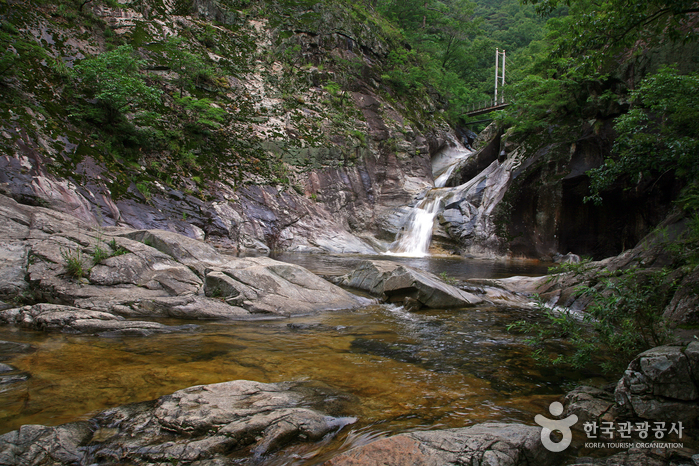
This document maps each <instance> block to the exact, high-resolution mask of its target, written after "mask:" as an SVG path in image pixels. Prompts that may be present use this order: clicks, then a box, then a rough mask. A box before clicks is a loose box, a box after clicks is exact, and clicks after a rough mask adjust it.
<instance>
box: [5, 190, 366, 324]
mask: <svg viewBox="0 0 699 466" xmlns="http://www.w3.org/2000/svg"><path fill="white" fill-rule="evenodd" d="M0 223H1V224H3V225H4V226H5V227H6V228H2V229H0V244H4V245H7V244H10V243H11V247H6V248H5V249H4V250H3V249H2V247H0V250H2V251H4V255H6V256H8V257H9V256H12V257H11V258H10V259H11V260H7V261H3V262H0V275H2V276H4V277H8V281H7V282H5V286H4V288H3V289H2V292H3V293H4V294H3V296H4V297H6V298H13V299H18V300H19V301H20V302H22V301H24V302H28V303H29V304H34V303H53V304H54V305H64V306H69V307H63V308H62V307H56V306H54V307H51V308H50V307H47V306H49V305H48V304H39V305H38V306H33V307H28V308H14V309H6V310H5V311H3V316H4V317H2V320H3V321H4V322H5V323H12V324H16V325H24V326H27V327H31V328H38V329H52V330H56V329H61V328H62V329H63V330H65V331H71V332H73V331H77V332H89V333H101V332H103V331H117V332H122V331H123V332H128V331H130V330H129V329H132V330H133V331H135V332H138V331H140V330H136V327H134V326H138V325H140V327H139V328H141V330H142V331H143V332H146V333H148V332H155V331H165V329H164V328H163V327H158V325H155V324H147V323H143V322H142V323H140V324H136V323H134V322H133V321H127V320H124V319H123V317H127V318H136V317H141V318H143V317H175V318H184V319H245V318H250V317H252V316H253V314H267V315H284V316H288V315H294V314H302V313H303V314H306V313H313V312H320V311H324V310H334V309H356V308H358V307H360V306H362V305H364V304H367V303H368V302H369V300H367V299H365V298H360V297H357V296H355V295H353V294H351V293H349V292H347V291H345V290H343V289H341V288H339V287H337V286H335V285H333V284H332V283H329V282H327V281H325V280H323V279H321V278H319V277H317V276H316V275H314V274H312V273H310V272H308V271H307V270H306V269H304V268H302V267H299V266H296V265H292V264H287V263H282V262H278V261H275V260H273V259H269V258H266V257H258V258H238V257H234V256H228V255H224V254H221V253H219V252H218V251H217V250H216V249H215V248H213V247H212V246H210V245H208V244H206V243H204V242H202V241H199V240H196V239H192V238H188V237H186V236H183V235H179V234H177V233H172V232H167V231H161V230H131V229H127V228H116V227H106V228H101V229H96V228H93V227H91V226H90V225H87V224H85V223H83V222H81V221H79V220H77V219H76V218H74V217H71V216H69V215H67V214H62V213H59V212H55V211H52V210H49V209H46V208H42V207H33V206H26V205H22V204H18V203H17V202H15V201H14V200H12V199H10V198H8V197H5V196H1V195H0ZM2 241H5V243H2ZM0 254H3V253H0ZM71 267H72V268H71ZM6 307H8V306H6ZM156 327H158V328H156ZM173 328H174V327H170V329H173Z"/></svg>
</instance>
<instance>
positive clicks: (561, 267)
mask: <svg viewBox="0 0 699 466" xmlns="http://www.w3.org/2000/svg"><path fill="white" fill-rule="evenodd" d="M590 262H592V258H590V257H585V258H581V259H580V262H563V263H561V264H557V265H554V266H552V267H549V269H548V273H549V274H559V273H571V272H572V273H573V274H574V275H581V274H583V273H585V272H587V271H588V270H589V269H590Z"/></svg>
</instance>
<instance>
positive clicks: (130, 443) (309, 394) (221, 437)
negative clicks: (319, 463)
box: [0, 380, 355, 466]
mask: <svg viewBox="0 0 699 466" xmlns="http://www.w3.org/2000/svg"><path fill="white" fill-rule="evenodd" d="M347 401H348V398H347V397H346V396H345V395H342V394H340V393H337V392H335V391H333V390H332V389H330V388H328V387H326V386H323V385H320V384H314V383H311V382H306V383H278V384H265V383H259V382H252V381H247V380H237V381H233V382H224V383H218V384H212V385H198V386H195V387H190V388H186V389H184V390H179V391H177V392H175V393H173V394H172V395H167V396H163V397H161V398H159V399H158V400H156V401H154V402H145V403H137V404H132V405H127V406H123V407H120V408H114V409H110V410H107V411H104V412H102V413H100V414H98V415H97V416H96V417H94V418H93V419H91V420H89V421H86V422H75V423H71V424H65V425H62V426H57V427H46V426H22V427H21V428H20V429H19V430H15V431H12V432H9V433H7V434H5V435H2V436H0V464H6V465H18V466H19V465H22V466H33V465H39V464H66V465H68V464H94V463H100V464H102V463H119V464H127V463H128V464H152V463H165V462H167V463H170V462H176V463H177V464H190V463H193V462H195V461H206V462H207V464H209V462H211V461H217V460H218V461H219V462H221V464H232V463H231V462H230V460H228V459H227V458H226V455H227V454H230V453H234V452H238V453H240V452H243V453H244V454H249V453H252V456H251V457H249V459H248V460H247V461H245V460H242V461H243V462H241V460H236V463H235V464H251V463H254V462H256V461H259V459H260V458H261V457H263V456H264V455H265V454H267V453H268V452H272V451H274V450H277V449H279V448H282V447H284V446H286V445H288V444H291V443H299V442H307V441H315V440H319V439H320V438H322V437H324V436H325V435H327V434H330V433H332V432H337V431H339V430H340V429H341V428H342V427H343V426H345V425H347V424H351V423H353V422H354V421H355V419H354V418H351V417H336V416H337V414H338V413H339V412H340V411H342V410H343V409H344V403H345V402H347Z"/></svg>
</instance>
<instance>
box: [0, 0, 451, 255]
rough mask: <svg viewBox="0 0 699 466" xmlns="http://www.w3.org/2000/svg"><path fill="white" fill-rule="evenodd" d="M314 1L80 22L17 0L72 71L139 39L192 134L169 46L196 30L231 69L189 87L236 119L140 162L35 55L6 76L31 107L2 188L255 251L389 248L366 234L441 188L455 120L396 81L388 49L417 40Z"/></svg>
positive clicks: (12, 128) (8, 153) (23, 19)
mask: <svg viewBox="0 0 699 466" xmlns="http://www.w3.org/2000/svg"><path fill="white" fill-rule="evenodd" d="M307 3H308V4H303V5H297V4H295V3H294V2H266V3H264V2H260V3H253V4H251V5H250V4H249V5H248V8H245V9H243V8H241V5H237V4H236V2H219V1H197V2H194V4H193V5H192V8H191V9H186V11H180V10H177V9H176V8H175V6H173V5H170V4H168V3H167V2H164V3H163V2H158V1H155V0H153V1H150V2H138V5H137V4H136V3H134V4H133V5H131V3H130V2H126V3H123V4H122V8H120V9H114V8H109V7H106V6H104V5H100V4H96V5H92V4H89V5H86V6H85V10H86V11H87V10H89V11H87V13H85V14H83V13H82V12H81V13H80V16H77V17H72V19H71V18H68V17H67V16H66V15H65V14H64V13H62V12H61V10H60V9H58V8H57V7H56V6H51V5H41V6H38V7H36V8H31V5H27V4H24V3H20V2H8V6H7V7H6V9H5V11H4V12H3V13H4V15H3V16H4V17H5V18H8V19H10V20H11V21H12V22H13V24H14V25H15V26H14V27H16V28H17V31H18V34H19V35H21V36H25V37H29V38H30V39H31V40H34V41H35V42H36V44H38V45H40V46H41V48H43V50H44V52H45V53H46V54H47V55H48V56H51V57H54V58H55V59H56V60H60V61H61V62H62V63H64V65H65V66H66V67H68V68H70V67H72V66H73V63H74V62H75V61H76V60H78V61H79V60H80V59H82V58H84V57H88V56H91V55H94V54H96V53H99V52H103V51H105V50H107V49H108V48H111V47H113V46H112V45H110V44H111V43H113V42H115V41H116V42H117V43H130V44H132V45H133V46H134V48H135V49H136V51H137V53H138V54H139V56H141V57H142V58H143V59H144V60H146V62H147V63H148V64H149V65H148V66H149V69H148V70H146V71H145V75H147V79H148V80H151V81H152V82H154V83H155V85H156V86H159V87H160V88H161V89H162V90H163V101H162V105H163V106H162V108H160V109H158V111H160V112H161V113H162V115H163V117H162V118H161V120H160V121H161V122H162V121H164V123H162V126H155V127H154V128H155V130H157V131H160V132H161V133H166V134H170V133H167V132H168V131H170V132H173V133H174V132H176V131H180V132H182V131H183V130H181V128H178V127H176V123H173V121H174V120H172V119H170V120H168V118H169V116H168V115H171V114H176V113H181V110H182V109H181V108H180V107H178V104H177V99H176V98H177V94H178V89H177V86H176V82H177V73H175V72H174V71H173V69H172V68H171V67H170V66H169V63H168V61H167V54H163V53H162V52H161V47H162V46H163V45H162V44H164V43H165V41H166V40H167V38H169V37H173V36H177V37H180V38H182V39H183V41H184V42H183V43H182V45H181V47H183V48H185V49H186V50H187V51H189V52H190V53H192V54H200V55H202V56H205V57H208V59H210V60H211V63H212V66H214V67H216V70H217V76H216V77H215V78H216V79H215V82H204V83H202V84H201V85H200V86H198V87H197V89H195V90H192V91H191V92H189V91H185V92H184V96H185V97H187V96H192V97H193V98H196V97H201V96H202V95H208V96H209V97H211V100H213V103H212V104H211V105H212V106H214V107H216V108H222V109H225V110H226V112H227V117H226V118H227V120H226V123H225V124H223V125H222V126H221V127H218V128H217V129H216V131H215V132H212V131H209V133H213V135H211V134H209V135H205V136H203V137H202V141H203V142H202V143H201V146H200V147H197V145H196V141H194V142H192V141H188V140H187V137H186V133H185V137H184V139H182V138H181V139H180V140H179V144H180V145H181V146H182V147H181V148H180V147H173V144H172V143H170V145H169V146H168V147H160V148H158V147H156V148H150V149H149V148H144V147H140V148H139V147H136V148H134V149H133V150H134V151H135V152H136V154H137V155H136V156H135V157H130V158H129V157H128V156H125V155H123V154H122V153H119V151H118V150H117V151H114V150H112V148H111V147H110V146H109V145H108V144H105V143H103V141H101V140H100V134H101V133H99V132H95V133H93V134H92V136H90V134H89V130H90V129H89V128H86V127H85V125H84V124H82V123H80V122H77V121H76V119H75V118H74V115H71V114H70V112H69V108H68V107H70V106H72V105H74V103H75V102H74V100H71V99H75V98H76V97H75V92H74V91H71V89H70V84H66V80H64V81H63V82H56V81H54V80H55V79H57V78H56V73H55V72H54V71H55V70H53V69H49V68H50V66H49V67H48V68H47V67H45V66H44V65H41V64H35V65H36V67H37V69H36V70H34V69H29V70H28V72H30V73H34V77H33V78H32V79H31V80H30V79H28V78H24V77H23V76H20V75H18V76H16V77H10V78H7V79H5V80H4V83H3V84H4V85H5V86H6V87H8V88H9V89H10V90H11V92H12V94H13V97H14V98H15V101H17V102H18V103H19V105H18V106H17V107H15V108H14V109H12V110H10V109H9V108H5V109H4V110H3V113H2V115H0V130H1V132H0V134H2V138H1V139H0V146H1V147H0V148H1V149H2V150H1V152H0V183H1V185H0V186H1V189H2V191H3V192H4V193H5V194H8V195H10V196H12V197H13V198H15V199H16V200H18V201H19V202H23V203H27V204H34V205H41V206H50V207H52V208H55V209H57V210H59V211H63V212H67V213H71V214H73V215H75V216H77V217H78V218H80V219H82V220H84V221H87V222H89V223H92V224H101V225H105V226H111V225H117V226H130V227H135V228H160V229H165V230H170V231H174V232H178V233H182V234H185V235H187V236H190V237H194V238H206V239H208V240H211V241H212V242H214V243H217V244H220V245H222V246H226V247H230V248H233V249H234V250H237V251H239V252H248V251H251V250H252V251H255V252H261V253H267V252H268V251H269V249H286V250H293V251H313V252H361V253H367V252H373V251H374V249H373V248H372V247H371V246H370V245H371V244H372V242H373V241H372V240H368V241H367V240H363V239H362V238H363V237H367V236H369V237H373V236H374V235H377V234H379V235H380V234H382V231H380V228H378V227H377V225H380V224H381V223H382V219H384V218H385V217H387V216H388V215H389V214H390V213H391V212H392V211H393V210H394V209H395V208H397V207H399V206H401V205H404V204H406V203H409V202H410V200H411V199H412V198H413V197H414V196H416V195H417V194H418V193H420V192H421V191H423V190H424V189H425V188H426V187H428V186H429V185H430V184H431V182H432V174H431V169H430V163H429V162H430V155H432V154H434V153H436V152H437V151H438V150H439V149H440V148H441V147H442V146H444V145H445V144H446V143H447V141H448V140H449V138H450V137H453V136H451V134H450V133H451V132H452V130H451V128H450V127H449V126H448V125H447V124H446V123H444V122H443V121H442V120H441V118H440V117H439V112H438V111H437V109H436V107H435V105H434V103H433V102H432V101H431V100H430V98H429V96H426V97H425V98H424V99H422V100H419V99H418V100H417V101H411V102H409V103H405V102H403V101H401V100H400V99H399V98H397V97H396V95H395V93H394V92H393V90H392V89H391V88H390V86H388V85H387V84H385V83H383V82H382V80H381V74H382V70H383V69H384V68H385V67H386V66H388V65H386V57H387V55H388V52H389V51H390V50H391V49H392V48H394V47H401V46H402V45H401V44H399V43H397V42H396V40H397V39H396V37H397V36H396V35H395V34H394V33H391V31H390V30H389V31H388V32H386V31H387V27H386V26H385V25H381V24H379V23H377V22H376V20H375V19H372V18H370V17H368V16H364V17H362V16H361V15H363V14H365V13H366V12H361V11H354V10H351V9H349V10H348V9H346V6H343V5H336V4H333V3H332V2H322V1H319V2H307ZM178 8H179V7H178ZM176 10H177V11H176ZM358 15H359V16H358ZM86 18H87V19H86ZM88 19H89V21H88ZM89 22H92V25H89V24H88V23H89ZM392 34H393V35H392ZM204 54H205V55H204ZM163 57H165V61H163ZM49 65H50V64H49ZM217 86H218V87H217ZM214 88H215V89H214ZM212 89H213V90H212ZM47 90H48V91H50V92H46V91H47ZM68 91H71V92H68ZM214 91H215V92H214ZM179 93H182V89H179ZM212 96H213V97H212ZM78 98H79V96H78ZM168 112H169V113H168ZM127 116H128V115H127ZM134 121H135V120H134ZM147 129H149V130H150V129H152V128H147ZM185 129H186V128H185ZM102 130H104V131H107V133H108V129H104V128H98V131H102ZM220 134H223V135H224V136H221V137H220V138H218V136H219V135H220ZM216 138H218V139H216ZM211 141H214V142H211ZM138 151H140V152H138ZM183 159H184V161H183ZM230 167H233V169H236V170H237V171H228V172H227V171H226V168H230ZM383 234H384V235H385V236H386V233H385V232H383ZM386 239H392V238H390V233H389V234H388V235H387V236H386Z"/></svg>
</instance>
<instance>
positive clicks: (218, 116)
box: [175, 97, 227, 134]
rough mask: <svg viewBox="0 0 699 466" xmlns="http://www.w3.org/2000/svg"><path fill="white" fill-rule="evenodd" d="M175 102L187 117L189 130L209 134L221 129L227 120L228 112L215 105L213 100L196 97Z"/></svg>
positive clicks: (178, 99) (177, 99)
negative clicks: (209, 131) (208, 132)
mask: <svg viewBox="0 0 699 466" xmlns="http://www.w3.org/2000/svg"><path fill="white" fill-rule="evenodd" d="M175 102H176V103H177V105H179V106H180V107H181V108H182V109H183V110H184V114H185V115H187V123H186V126H187V128H188V129H189V130H191V131H194V132H200V133H202V134H207V131H208V130H211V129H217V128H220V127H221V125H222V124H223V123H224V122H225V120H226V115H227V112H226V111H225V110H224V109H222V108H220V107H217V106H215V105H214V102H213V101H212V100H211V99H206V98H204V99H196V98H194V97H182V98H175Z"/></svg>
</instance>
